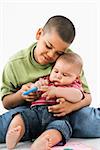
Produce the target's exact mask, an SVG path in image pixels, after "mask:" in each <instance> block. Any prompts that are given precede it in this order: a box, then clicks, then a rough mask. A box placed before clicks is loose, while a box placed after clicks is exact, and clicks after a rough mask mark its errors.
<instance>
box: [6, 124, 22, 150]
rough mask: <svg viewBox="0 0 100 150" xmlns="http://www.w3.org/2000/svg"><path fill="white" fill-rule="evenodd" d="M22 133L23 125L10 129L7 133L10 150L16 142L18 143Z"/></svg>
mask: <svg viewBox="0 0 100 150" xmlns="http://www.w3.org/2000/svg"><path fill="white" fill-rule="evenodd" d="M20 133H21V126H18V127H16V128H13V129H11V130H9V131H8V133H7V135H6V145H7V148H8V149H9V150H11V149H13V148H15V146H16V144H17V143H18V140H19V137H20Z"/></svg>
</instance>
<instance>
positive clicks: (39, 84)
mask: <svg viewBox="0 0 100 150" xmlns="http://www.w3.org/2000/svg"><path fill="white" fill-rule="evenodd" d="M34 85H35V86H36V87H38V89H39V90H41V89H42V87H43V86H47V85H48V80H47V79H42V78H40V79H39V80H38V81H36V82H35V84H34Z"/></svg>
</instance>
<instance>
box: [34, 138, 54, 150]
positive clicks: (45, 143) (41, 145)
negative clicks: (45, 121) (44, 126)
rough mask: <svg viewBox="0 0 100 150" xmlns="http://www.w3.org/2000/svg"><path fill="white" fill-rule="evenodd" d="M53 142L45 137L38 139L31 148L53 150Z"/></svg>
mask: <svg viewBox="0 0 100 150" xmlns="http://www.w3.org/2000/svg"><path fill="white" fill-rule="evenodd" d="M51 147H52V143H51V140H50V139H49V138H48V137H47V136H45V137H43V138H41V139H40V138H37V139H36V140H35V141H34V143H33V144H32V146H31V150H51Z"/></svg>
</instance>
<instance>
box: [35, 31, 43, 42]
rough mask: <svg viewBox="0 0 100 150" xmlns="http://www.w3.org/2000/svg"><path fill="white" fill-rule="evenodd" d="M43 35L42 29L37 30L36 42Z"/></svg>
mask: <svg viewBox="0 0 100 150" xmlns="http://www.w3.org/2000/svg"><path fill="white" fill-rule="evenodd" d="M42 34H43V29H42V28H39V29H38V31H37V33H36V40H39V38H40V36H41V35H42Z"/></svg>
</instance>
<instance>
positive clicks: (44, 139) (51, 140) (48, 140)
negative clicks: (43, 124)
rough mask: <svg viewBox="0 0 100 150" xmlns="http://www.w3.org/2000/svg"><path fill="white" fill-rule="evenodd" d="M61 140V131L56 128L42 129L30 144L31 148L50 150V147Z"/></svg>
mask: <svg viewBox="0 0 100 150" xmlns="http://www.w3.org/2000/svg"><path fill="white" fill-rule="evenodd" d="M60 141H62V135H61V133H60V132H59V131H58V130H56V129H49V130H46V131H44V132H43V133H42V134H41V135H40V136H39V137H38V138H37V139H36V140H35V141H34V143H33V144H32V146H31V150H38V149H39V150H51V147H53V146H54V145H56V144H57V143H59V142H60Z"/></svg>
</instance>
